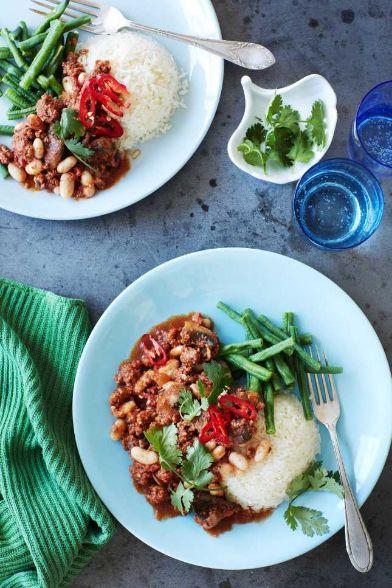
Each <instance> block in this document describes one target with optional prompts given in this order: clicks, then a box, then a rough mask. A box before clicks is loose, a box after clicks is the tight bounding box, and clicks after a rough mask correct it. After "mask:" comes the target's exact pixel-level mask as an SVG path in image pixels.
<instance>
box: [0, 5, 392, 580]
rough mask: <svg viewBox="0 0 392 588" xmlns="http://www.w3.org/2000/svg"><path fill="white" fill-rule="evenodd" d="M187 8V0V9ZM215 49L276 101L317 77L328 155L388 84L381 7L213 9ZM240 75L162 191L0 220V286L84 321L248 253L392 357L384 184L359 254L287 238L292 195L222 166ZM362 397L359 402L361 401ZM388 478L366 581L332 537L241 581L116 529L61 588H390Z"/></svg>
mask: <svg viewBox="0 0 392 588" xmlns="http://www.w3.org/2000/svg"><path fill="white" fill-rule="evenodd" d="M190 1H192V0H190ZM214 4H215V7H216V10H217V13H218V16H219V20H220V23H221V26H222V31H223V34H224V36H225V37H226V38H238V39H243V40H245V39H246V40H252V41H259V42H263V43H264V44H266V45H267V46H268V47H270V48H271V49H272V50H273V51H274V53H275V55H276V58H277V64H276V65H275V66H274V67H273V68H272V69H270V70H267V71H266V72H262V73H255V74H254V75H253V76H252V77H253V78H254V80H255V81H256V82H259V83H262V84H265V85H266V86H269V87H276V86H277V87H279V86H283V85H286V84H289V83H292V82H294V81H296V80H297V79H299V78H301V77H302V76H304V75H306V74H309V73H313V72H319V73H321V74H323V75H325V76H326V77H327V78H328V79H329V80H330V82H331V83H332V85H333V86H334V88H335V90H336V92H337V95H338V108H339V121H338V126H337V130H336V135H335V140H334V143H333V145H332V147H331V149H330V152H329V155H330V156H336V155H345V146H346V142H347V136H348V132H349V126H350V121H351V120H352V118H353V115H354V112H355V108H356V105H357V103H358V101H359V100H360V98H361V96H363V94H364V93H365V92H366V91H367V90H368V89H369V88H370V87H372V86H373V85H375V84H376V83H378V82H381V81H384V80H386V79H389V78H390V77H391V63H392V44H391V39H392V24H391V23H392V19H391V16H392V5H391V2H390V0H345V1H343V2H342V1H340V0H313V1H311V0H309V1H308V0H263V1H261V0H214ZM241 74H242V72H241V71H240V70H239V69H238V68H236V67H234V66H231V65H227V66H226V71H225V82H224V87H223V94H222V99H221V102H220V105H219V110H218V113H217V116H216V118H215V120H214V122H213V124H212V127H211V129H210V131H209V133H208V135H207V137H206V139H205V141H204V142H203V144H202V145H201V147H200V148H199V150H198V151H197V153H196V154H195V156H194V157H193V158H192V159H191V161H190V162H189V163H188V164H187V165H186V166H185V167H184V168H183V169H182V170H181V172H180V173H179V174H177V176H176V177H175V178H174V179H173V180H171V181H170V182H169V183H168V184H167V185H166V186H165V187H164V188H162V189H161V190H159V191H158V192H156V193H155V194H154V195H152V196H150V197H149V198H147V199H146V200H144V201H142V202H140V203H138V204H136V205H135V206H133V207H131V208H128V209H126V210H123V211H120V212H118V213H115V214H112V215H109V216H105V217H103V218H98V219H92V220H87V221H78V222H46V221H39V220H34V219H28V218H23V217H21V216H16V215H13V214H10V213H7V212H4V211H0V244H1V245H0V272H1V274H3V275H4V276H7V277H9V278H14V279H16V280H20V281H23V282H27V283H30V284H33V285H36V286H39V287H42V288H48V289H51V290H53V291H54V292H57V293H59V294H63V295H66V296H74V297H81V298H85V299H87V301H88V303H89V306H90V309H91V313H92V316H93V318H94V320H96V319H97V318H98V317H99V316H100V314H101V313H102V312H103V310H104V309H105V308H106V307H107V306H108V304H109V303H110V302H111V301H112V300H113V298H115V296H117V295H118V294H119V293H120V292H121V291H122V290H123V289H124V288H125V286H127V285H128V284H130V283H131V282H132V281H133V280H134V279H135V278H137V277H139V276H140V275H141V274H143V273H144V272H146V271H148V270H149V269H151V268H153V267H155V266H156V265H158V264H160V263H161V262H163V261H166V260H168V259H171V258H173V257H176V256H178V255H181V254H184V253H188V252H191V251H195V250H200V249H206V248H210V247H211V248H212V247H222V246H223V247H228V246H250V247H258V248H261V249H268V250H271V251H276V252H279V253H283V254H286V255H289V256H291V257H294V258H296V259H299V260H301V261H303V262H305V263H307V264H309V265H310V266H312V267H314V268H316V269H318V270H320V271H321V272H323V273H324V274H326V275H327V276H329V277H330V278H331V279H332V280H334V281H335V282H337V283H338V284H339V285H340V286H342V287H343V288H344V290H346V292H348V294H350V296H352V297H353V298H354V300H355V301H356V302H357V303H358V304H359V305H360V307H361V308H362V309H363V310H364V311H365V312H366V314H367V315H368V317H369V319H370V320H371V321H372V323H373V325H374V326H375V328H376V331H377V332H378V334H379V336H380V339H381V341H382V343H383V345H384V347H385V349H386V351H387V353H388V355H389V359H391V357H392V312H391V311H392V287H391V286H392V280H391V270H392V267H391V266H392V261H391V259H392V256H391V247H392V200H391V195H392V184H391V183H385V184H384V189H385V197H386V209H385V216H384V220H383V222H382V225H381V227H380V228H379V230H378V232H377V233H376V234H375V235H374V236H373V237H372V238H371V239H370V240H369V241H368V242H367V243H366V244H364V245H363V246H361V247H359V248H358V249H356V250H354V251H349V252H347V253H341V254H328V253H322V252H320V251H318V250H316V249H314V248H312V247H311V246H310V245H307V244H306V243H305V242H304V241H303V240H302V238H301V237H300V236H299V235H298V234H296V231H295V230H294V228H293V226H292V222H291V214H290V199H291V194H292V186H285V187H273V186H270V185H267V184H264V183H259V182H257V181H256V180H253V179H252V178H250V177H248V176H246V175H244V174H243V173H242V172H240V171H239V170H237V169H236V168H235V167H233V166H232V164H231V163H230V161H229V160H228V158H227V155H226V143H227V140H228V138H229V136H230V134H231V132H232V131H233V129H234V127H235V125H236V124H237V122H238V121H239V119H240V116H241V115H242V109H243V98H242V92H241V89H240V85H239V80H240V77H241ZM369 393H370V394H371V391H369ZM391 482H392V479H391V472H390V471H387V469H386V470H384V473H383V475H382V476H381V479H380V481H379V483H378V484H377V486H376V488H375V490H374V492H373V494H372V496H371V497H370V498H369V500H368V501H367V503H366V505H365V506H364V508H363V514H364V517H365V519H366V521H367V523H368V526H369V530H370V533H371V535H372V537H373V539H374V546H375V565H374V569H373V570H372V571H371V573H370V574H369V575H367V576H361V575H359V574H358V573H356V572H355V571H354V570H353V569H352V568H351V566H350V564H349V562H348V560H347V557H346V554H345V548H344V536H343V533H342V532H340V533H338V534H337V535H336V536H335V537H333V538H332V539H331V540H329V541H328V542H327V543H325V544H324V545H322V546H321V547H319V548H318V549H316V550H315V551H313V552H311V553H308V554H307V555H305V556H303V557H301V558H300V559H296V560H293V561H290V562H287V563H284V564H281V565H278V566H275V567H271V568H264V569H260V570H254V571H248V572H246V571H245V572H225V571H213V570H208V569H201V568H197V567H194V566H190V565H186V564H183V563H180V562H177V561H174V560H172V559H170V558H168V557H166V556H164V555H161V554H159V553H157V552H155V551H153V550H152V549H150V548H149V547H147V546H145V545H144V544H142V543H141V542H140V541H138V540H137V539H135V538H134V537H133V536H132V535H130V534H128V533H127V532H125V531H124V530H123V529H120V530H119V531H118V533H117V535H116V536H115V538H114V539H113V540H112V541H111V543H110V544H109V545H108V546H107V547H106V548H105V549H103V550H102V552H101V553H99V554H98V555H97V556H96V557H95V559H94V560H93V561H92V562H91V563H90V564H89V565H88V566H87V567H86V569H85V570H84V571H83V572H82V573H81V574H80V576H79V578H78V579H77V580H76V581H75V582H74V584H73V586H74V588H90V587H91V588H92V587H94V588H102V587H105V588H106V587H108V588H109V587H110V588H112V587H113V588H114V587H116V588H117V587H118V588H120V587H131V586H132V587H133V588H142V587H143V588H144V587H150V588H154V587H158V586H165V587H166V586H167V587H169V586H173V587H177V586H178V587H179V586H181V587H195V588H196V587H197V588H212V587H214V588H215V587H216V588H240V587H241V588H245V587H251V586H254V587H256V586H263V587H265V588H275V587H281V586H282V587H283V586H290V587H296V586H303V585H304V584H306V585H308V586H312V587H313V586H316V587H317V586H320V587H324V586H328V588H333V587H341V586H345V587H353V588H354V587H355V588H357V587H358V588H360V587H362V586H372V587H374V588H383V587H386V586H391V585H392V580H391V548H390V546H391V541H392V531H391V524H390V521H391V492H390V488H391Z"/></svg>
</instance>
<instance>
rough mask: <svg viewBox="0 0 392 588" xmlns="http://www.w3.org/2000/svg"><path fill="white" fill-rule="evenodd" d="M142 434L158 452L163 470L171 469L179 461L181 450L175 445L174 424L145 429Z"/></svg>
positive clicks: (175, 430) (175, 429)
mask: <svg viewBox="0 0 392 588" xmlns="http://www.w3.org/2000/svg"><path fill="white" fill-rule="evenodd" d="M144 436H145V437H146V439H147V440H148V441H149V443H150V444H151V445H152V446H153V448H154V449H155V451H156V452H157V453H158V454H159V461H160V463H161V466H162V467H163V469H165V470H173V469H174V467H175V466H177V465H179V464H180V463H181V451H180V450H179V448H178V446H177V427H176V425H175V424H172V425H169V426H168V427H163V428H162V429H158V428H154V429H150V430H149V431H145V433H144Z"/></svg>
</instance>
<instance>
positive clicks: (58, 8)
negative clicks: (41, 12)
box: [33, 0, 69, 35]
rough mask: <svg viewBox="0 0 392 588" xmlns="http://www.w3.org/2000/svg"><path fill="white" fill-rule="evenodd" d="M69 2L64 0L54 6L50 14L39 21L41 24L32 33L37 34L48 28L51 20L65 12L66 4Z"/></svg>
mask: <svg viewBox="0 0 392 588" xmlns="http://www.w3.org/2000/svg"><path fill="white" fill-rule="evenodd" d="M68 4H69V0H64V2H62V3H61V4H59V5H58V6H56V7H55V8H54V9H53V10H52V12H51V13H50V14H48V16H47V17H46V18H45V19H44V20H43V21H42V22H41V24H40V25H39V26H38V27H37V28H36V29H35V31H34V33H33V35H39V34H41V33H44V32H45V31H46V30H47V29H48V28H49V25H50V24H51V22H52V21H53V20H57V19H58V18H60V16H61V15H62V14H63V13H64V12H65V10H66V8H67V6H68Z"/></svg>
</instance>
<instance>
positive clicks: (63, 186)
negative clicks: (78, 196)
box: [60, 173, 75, 198]
mask: <svg viewBox="0 0 392 588" xmlns="http://www.w3.org/2000/svg"><path fill="white" fill-rule="evenodd" d="M74 189H75V180H74V177H73V175H72V174H68V173H67V174H62V176H61V177H60V196H61V197H62V198H71V196H72V195H73V193H74Z"/></svg>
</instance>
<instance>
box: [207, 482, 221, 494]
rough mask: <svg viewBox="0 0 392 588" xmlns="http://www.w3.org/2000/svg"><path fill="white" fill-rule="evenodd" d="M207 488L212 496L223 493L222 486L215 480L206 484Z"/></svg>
mask: <svg viewBox="0 0 392 588" xmlns="http://www.w3.org/2000/svg"><path fill="white" fill-rule="evenodd" d="M208 490H209V491H210V494H212V495H213V496H223V494H224V492H223V488H221V486H220V485H219V484H217V483H216V482H212V484H208Z"/></svg>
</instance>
